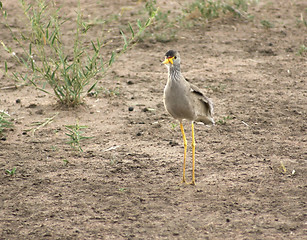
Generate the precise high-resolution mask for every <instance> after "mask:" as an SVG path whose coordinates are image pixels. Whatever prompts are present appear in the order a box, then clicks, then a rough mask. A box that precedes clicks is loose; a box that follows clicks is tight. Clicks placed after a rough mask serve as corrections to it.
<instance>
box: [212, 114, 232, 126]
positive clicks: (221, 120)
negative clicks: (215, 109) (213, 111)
mask: <svg viewBox="0 0 307 240" xmlns="http://www.w3.org/2000/svg"><path fill="white" fill-rule="evenodd" d="M231 119H233V117H231V116H226V117H223V119H220V120H218V121H217V122H216V124H218V125H226V122H227V121H228V120H231Z"/></svg>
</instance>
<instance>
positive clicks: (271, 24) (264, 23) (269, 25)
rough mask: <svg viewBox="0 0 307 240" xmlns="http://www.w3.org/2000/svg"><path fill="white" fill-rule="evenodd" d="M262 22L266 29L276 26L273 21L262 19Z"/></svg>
mask: <svg viewBox="0 0 307 240" xmlns="http://www.w3.org/2000/svg"><path fill="white" fill-rule="evenodd" d="M260 23H261V25H262V26H263V27H264V28H265V29H269V28H272V27H274V25H273V23H271V22H269V21H268V20H261V21H260Z"/></svg>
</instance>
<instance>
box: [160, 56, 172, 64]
mask: <svg viewBox="0 0 307 240" xmlns="http://www.w3.org/2000/svg"><path fill="white" fill-rule="evenodd" d="M173 58H174V57H169V58H165V60H164V61H163V62H162V63H163V64H168V63H171V64H173Z"/></svg>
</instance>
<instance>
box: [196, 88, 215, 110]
mask: <svg viewBox="0 0 307 240" xmlns="http://www.w3.org/2000/svg"><path fill="white" fill-rule="evenodd" d="M191 92H194V93H195V94H197V95H198V96H199V98H200V100H201V101H202V102H203V103H204V104H205V105H206V107H207V109H208V111H209V113H210V115H212V114H213V103H212V102H211V100H210V99H209V98H207V97H206V96H205V95H204V94H203V93H202V91H201V90H200V89H199V88H198V87H197V86H195V85H193V84H191Z"/></svg>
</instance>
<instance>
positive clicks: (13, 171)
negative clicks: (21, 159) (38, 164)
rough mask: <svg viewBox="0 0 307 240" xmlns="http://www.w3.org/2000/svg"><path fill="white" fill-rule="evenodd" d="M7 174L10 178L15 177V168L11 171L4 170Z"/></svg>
mask: <svg viewBox="0 0 307 240" xmlns="http://www.w3.org/2000/svg"><path fill="white" fill-rule="evenodd" d="M5 172H6V173H7V174H9V175H10V176H11V177H12V176H14V175H15V173H16V168H15V167H14V168H13V169H12V170H6V171H5Z"/></svg>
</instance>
